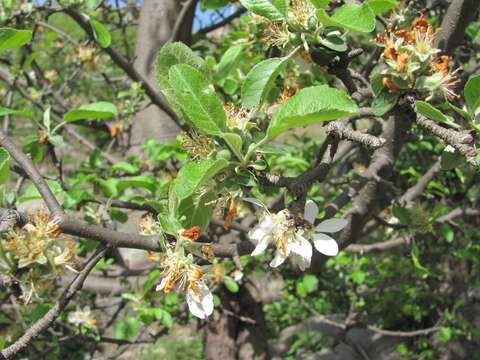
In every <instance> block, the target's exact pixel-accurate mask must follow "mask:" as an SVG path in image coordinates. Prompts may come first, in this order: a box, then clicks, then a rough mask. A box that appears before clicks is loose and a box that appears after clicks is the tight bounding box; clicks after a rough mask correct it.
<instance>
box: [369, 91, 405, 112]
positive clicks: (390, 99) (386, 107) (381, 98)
mask: <svg viewBox="0 0 480 360" xmlns="http://www.w3.org/2000/svg"><path fill="white" fill-rule="evenodd" d="M399 96H400V94H398V93H390V92H388V91H387V90H383V91H382V92H380V94H378V95H377V96H376V97H375V99H373V101H372V110H373V113H374V114H375V115H376V116H382V115H384V114H386V113H387V112H388V111H390V110H391V109H392V108H393V107H394V106H395V104H396V103H397V100H398V98H399Z"/></svg>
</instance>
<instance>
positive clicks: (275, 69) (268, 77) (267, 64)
mask: <svg viewBox="0 0 480 360" xmlns="http://www.w3.org/2000/svg"><path fill="white" fill-rule="evenodd" d="M288 59H289V58H288V57H283V58H271V59H267V60H264V61H262V62H260V63H258V64H257V65H255V66H254V67H253V68H252V70H250V72H249V73H248V74H247V77H246V78H245V82H244V83H243V86H242V102H243V105H245V107H246V108H248V109H252V108H255V107H258V106H260V105H261V104H262V102H263V101H264V100H265V97H266V96H267V94H268V92H269V91H270V90H271V88H272V87H273V85H274V83H275V79H276V78H277V76H278V75H279V74H280V72H281V71H282V69H283V68H284V65H285V64H286V63H287V61H288Z"/></svg>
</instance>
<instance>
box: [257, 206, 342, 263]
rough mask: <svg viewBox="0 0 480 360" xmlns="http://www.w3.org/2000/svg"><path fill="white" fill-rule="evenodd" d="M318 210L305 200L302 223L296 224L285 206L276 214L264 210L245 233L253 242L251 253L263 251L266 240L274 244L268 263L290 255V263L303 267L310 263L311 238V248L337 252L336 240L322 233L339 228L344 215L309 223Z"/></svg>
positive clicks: (323, 252) (281, 260)
mask: <svg viewBox="0 0 480 360" xmlns="http://www.w3.org/2000/svg"><path fill="white" fill-rule="evenodd" d="M317 214H318V206H317V205H316V204H315V203H314V202H313V201H311V200H308V201H307V202H306V204H305V212H304V220H306V225H297V223H296V221H295V219H294V217H293V216H292V215H291V214H290V212H289V211H288V210H286V209H285V210H282V211H280V212H278V213H276V214H271V213H269V212H268V211H267V212H266V213H265V215H264V216H263V217H262V219H261V220H260V222H259V223H258V225H257V226H256V227H255V228H254V229H253V230H252V231H250V233H249V237H250V239H251V240H253V241H254V242H256V247H255V249H254V250H253V252H252V256H256V255H259V254H261V253H263V252H264V251H265V250H266V249H267V247H268V246H269V245H270V244H274V245H275V247H276V251H275V257H274V258H273V260H272V261H271V262H270V266H271V267H277V266H279V265H281V264H283V262H284V261H285V260H286V259H287V258H290V260H291V261H292V263H293V264H294V265H297V266H298V267H299V268H300V270H302V271H304V270H305V269H306V268H308V267H310V262H311V258H312V245H311V244H310V241H313V245H314V246H315V249H317V251H319V252H320V253H322V254H324V255H327V256H335V255H337V253H338V244H337V242H336V241H335V240H334V239H333V238H332V237H330V236H329V235H327V234H326V233H334V232H337V231H340V230H342V229H343V228H344V227H345V226H346V224H347V221H346V220H344V219H328V220H325V221H323V222H321V223H320V224H319V225H318V226H316V227H313V224H314V221H315V218H316V216H317Z"/></svg>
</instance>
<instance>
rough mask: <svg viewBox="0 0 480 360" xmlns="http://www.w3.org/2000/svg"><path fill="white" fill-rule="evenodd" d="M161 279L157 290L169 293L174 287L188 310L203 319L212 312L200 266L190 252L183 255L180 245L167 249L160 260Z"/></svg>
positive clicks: (211, 297) (211, 301) (210, 299)
mask: <svg viewBox="0 0 480 360" xmlns="http://www.w3.org/2000/svg"><path fill="white" fill-rule="evenodd" d="M162 267H163V273H162V281H161V282H160V284H159V285H158V286H157V291H163V292H164V293H169V292H170V291H172V289H174V288H175V290H176V291H177V292H183V293H185V295H186V300H187V304H188V308H189V310H190V312H191V313H192V314H193V315H195V316H196V317H198V318H200V319H205V318H207V317H208V316H210V315H211V314H212V312H213V296H212V293H211V292H210V290H209V289H208V287H207V285H206V284H205V282H204V272H203V270H202V268H201V267H200V266H198V265H196V264H195V263H194V260H193V256H192V254H188V255H185V253H184V250H183V248H182V247H180V248H179V249H176V251H172V250H170V249H167V251H166V253H165V258H164V260H163V262H162Z"/></svg>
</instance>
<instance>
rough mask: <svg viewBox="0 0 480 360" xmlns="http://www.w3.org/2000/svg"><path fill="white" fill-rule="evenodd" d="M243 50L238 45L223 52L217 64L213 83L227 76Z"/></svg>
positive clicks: (241, 46) (242, 47)
mask: <svg viewBox="0 0 480 360" xmlns="http://www.w3.org/2000/svg"><path fill="white" fill-rule="evenodd" d="M243 49H244V46H243V45H242V44H240V45H235V46H232V47H231V48H229V49H228V50H227V51H225V53H224V54H223V56H222V58H221V59H220V62H219V64H218V70H217V73H216V74H215V76H214V79H215V81H220V80H222V79H224V78H226V77H227V76H228V74H229V73H230V71H231V70H232V69H233V67H234V66H235V64H236V63H237V61H238V59H239V58H240V55H242V51H243Z"/></svg>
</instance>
